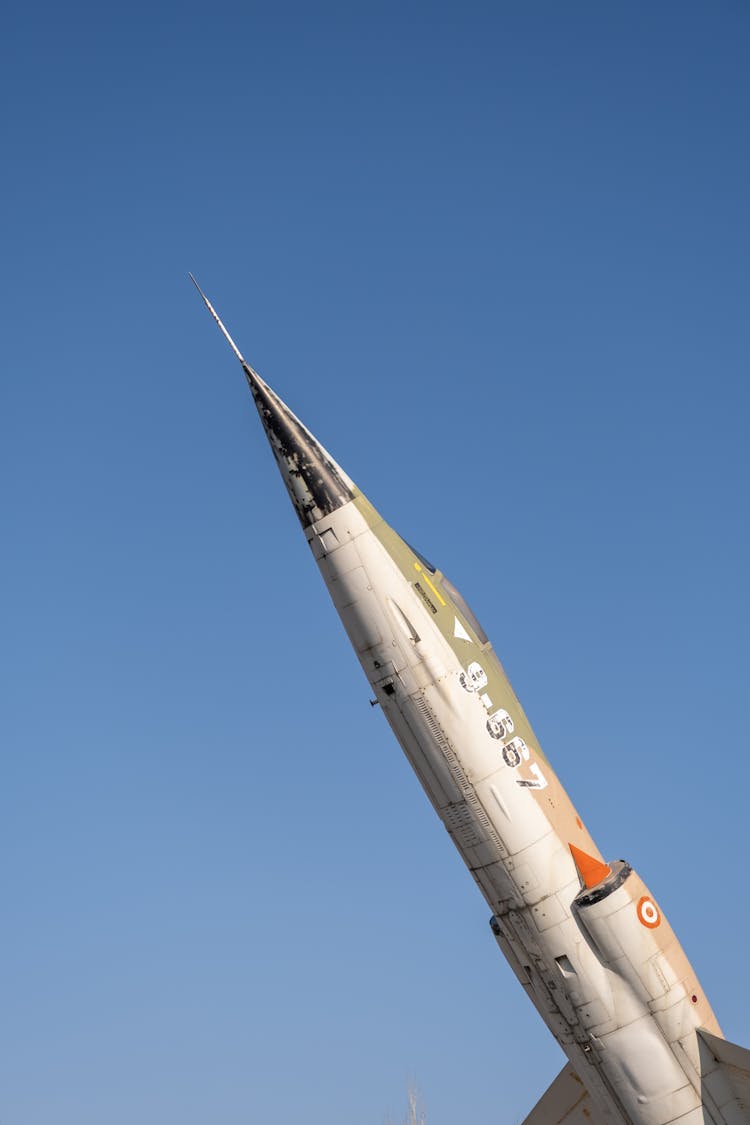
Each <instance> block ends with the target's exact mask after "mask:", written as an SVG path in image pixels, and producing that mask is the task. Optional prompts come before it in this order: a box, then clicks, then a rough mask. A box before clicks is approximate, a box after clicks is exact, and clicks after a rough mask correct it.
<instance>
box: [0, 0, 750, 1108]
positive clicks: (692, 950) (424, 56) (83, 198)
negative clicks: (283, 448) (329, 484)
mask: <svg viewBox="0 0 750 1125" xmlns="http://www.w3.org/2000/svg"><path fill="white" fill-rule="evenodd" d="M749 33H750V11H749V10H748V7H747V5H746V4H744V3H740V2H732V0H727V2H723V3H719V4H707V3H664V4H659V5H653V4H639V3H635V4H627V5H625V4H610V5H601V4H594V3H575V4H566V5H563V4H557V3H555V4H553V3H534V4H527V5H520V4H510V3H498V4H477V3H467V4H464V5H462V6H461V7H460V8H459V7H457V6H454V5H446V4H443V3H439V2H438V3H431V4H427V3H406V4H398V5H397V4H391V3H383V4H378V5H374V4H348V5H343V4H340V5H335V4H301V3H281V4H276V5H274V6H266V5H263V4H254V3H248V4H244V5H239V4H237V5H232V4H224V3H219V4H217V5H214V6H208V5H192V4H182V5H174V4H170V3H165V4H161V5H158V6H156V7H151V6H148V5H144V4H140V3H135V4H129V5H127V6H121V7H116V6H112V7H110V8H102V7H101V6H94V5H86V4H76V3H73V4H72V5H67V6H65V7H61V6H58V5H55V6H52V5H47V4H40V5H36V6H33V7H31V6H30V7H26V8H21V7H20V6H16V7H15V8H13V9H12V10H9V11H8V12H6V14H5V16H4V18H3V34H2V36H1V37H0V86H1V87H2V94H3V101H4V105H5V110H6V112H5V114H4V119H3V123H2V126H0V128H1V129H2V142H3V143H2V151H3V153H4V155H5V175H4V178H3V179H4V183H3V198H4V206H3V208H2V218H0V223H1V224H2V245H3V248H4V253H3V258H4V267H5V268H4V269H3V271H2V275H3V276H2V280H0V288H1V290H2V308H3V318H2V325H3V327H2V334H1V336H0V349H1V357H2V368H1V370H2V383H1V387H0V394H1V396H2V398H1V400H0V470H1V479H2V483H3V494H4V498H5V503H4V505H3V523H4V529H3V530H4V534H3V551H2V555H1V556H0V568H2V578H3V582H2V586H3V590H4V594H5V597H4V606H3V628H2V630H1V632H0V636H1V640H0V662H1V663H2V672H3V682H4V684H5V689H6V690H5V692H4V693H3V697H4V699H3V707H2V736H3V737H2V744H3V766H4V783H3V785H2V790H1V792H2V796H1V797H0V842H1V845H2V853H3V856H4V864H3V908H4V909H3V925H4V936H5V940H4V943H3V946H4V957H3V962H2V970H0V978H1V979H2V995H3V1017H2V1019H1V1020H0V1060H2V1062H1V1063H0V1076H1V1079H2V1080H1V1081H0V1120H1V1121H2V1122H3V1125H15V1123H21V1122H23V1123H25V1125H42V1123H45V1125H46V1123H48V1122H51V1121H54V1122H55V1123H56V1125H74V1123H75V1125H102V1122H106V1123H107V1125H126V1123H127V1125H132V1123H133V1122H138V1123H139V1125H165V1123H174V1125H177V1123H179V1125H198V1123H201V1125H204V1123H205V1122H207V1121H216V1122H221V1123H222V1125H246V1123H248V1122H263V1123H264V1125H291V1123H292V1122H294V1123H298V1122H304V1123H305V1125H318V1123H320V1125H323V1123H325V1125H338V1123H340V1125H351V1123H352V1122H363V1123H364V1122H372V1123H378V1125H383V1123H385V1122H386V1121H387V1120H389V1115H390V1120H391V1122H400V1121H401V1120H402V1118H403V1116H404V1114H405V1109H406V1091H407V1088H408V1086H409V1084H410V1083H411V1082H414V1081H415V1082H416V1083H417V1085H418V1087H419V1089H420V1090H421V1092H422V1095H423V1099H424V1104H425V1107H426V1110H427V1121H428V1125H456V1123H458V1122H464V1121H483V1122H491V1121H496V1122H498V1123H501V1125H506V1123H515V1122H520V1121H521V1120H522V1119H523V1117H524V1115H525V1114H526V1113H527V1112H528V1111H529V1109H530V1108H531V1106H532V1105H533V1104H534V1102H535V1101H536V1099H537V1098H538V1097H539V1096H540V1095H541V1093H542V1092H543V1090H544V1089H545V1088H546V1087H547V1085H548V1084H549V1082H550V1081H551V1080H552V1079H553V1077H554V1076H555V1074H556V1073H557V1071H558V1069H559V1068H560V1066H561V1065H562V1061H563V1060H562V1056H561V1055H560V1053H559V1051H558V1049H557V1047H556V1045H555V1043H554V1041H553V1040H552V1038H551V1036H550V1035H549V1033H548V1032H547V1031H546V1029H545V1028H544V1027H543V1025H542V1023H541V1021H540V1020H539V1019H538V1017H537V1015H536V1013H535V1012H534V1011H533V1010H532V1008H531V1006H530V1005H529V1004H528V1002H527V1000H526V997H525V996H524V995H523V993H522V990H521V988H520V986H519V985H518V984H517V982H516V981H515V978H514V977H513V976H512V973H511V971H510V969H509V968H508V967H507V966H506V965H505V963H504V961H503V959H502V957H501V956H500V955H499V953H498V951H497V948H496V946H495V944H494V941H493V940H492V938H491V934H490V931H489V927H488V925H487V918H488V910H487V907H486V905H485V904H484V902H483V900H482V899H481V897H480V896H479V894H478V892H477V891H476V889H475V887H474V885H473V883H472V880H471V879H470V877H469V875H468V873H467V872H466V871H465V869H464V867H463V864H462V862H461V860H460V859H459V857H458V855H457V853H456V852H455V851H454V849H453V847H452V845H451V843H450V841H449V840H448V838H447V836H446V834H445V832H444V831H443V829H442V828H441V826H440V824H439V822H438V820H437V818H436V816H435V815H434V813H433V812H432V810H431V809H430V807H429V805H428V802H427V800H426V798H425V797H424V795H423V794H422V792H421V790H420V789H419V786H418V783H417V781H416V779H415V778H414V776H413V775H412V773H411V770H410V768H409V767H408V764H407V763H406V761H405V759H404V758H403V755H402V753H401V751H400V749H399V747H398V746H397V745H396V743H395V741H394V740H393V738H392V736H391V734H390V732H389V730H388V729H387V726H386V724H385V722H384V720H383V718H382V716H381V715H380V714H379V713H378V712H377V711H376V710H373V709H371V708H370V707H369V706H368V694H369V693H368V689H367V684H366V682H365V680H364V678H363V676H362V673H361V671H360V670H359V668H358V666H357V664H356V661H355V659H354V656H353V654H352V653H351V652H350V651H349V647H348V642H347V641H346V638H345V636H344V634H343V631H342V629H341V627H340V625H339V624H338V622H337V620H336V617H335V614H334V611H333V609H332V607H331V605H330V604H329V601H328V597H327V595H326V593H325V590H324V588H323V586H322V583H321V581H320V578H319V576H318V574H317V572H316V568H315V567H314V565H313V563H312V561H311V559H310V558H309V556H308V551H307V548H306V547H305V544H304V539H303V537H302V535H301V534H300V531H299V527H298V525H297V521H296V518H295V516H294V513H293V512H292V510H291V507H290V505H289V503H288V500H287V499H286V496H285V493H284V490H283V487H282V486H281V483H280V480H279V479H278V473H277V471H276V469H275V467H274V464H273V461H272V458H271V456H270V454H269V452H268V449H267V447H266V444H265V439H264V438H263V435H262V432H261V429H260V426H259V423H258V421H257V418H256V417H255V411H254V408H253V405H252V402H251V400H250V397H249V395H248V392H247V389H246V387H245V386H244V382H243V379H242V375H241V371H240V369H239V367H238V365H237V364H236V361H235V360H234V359H233V357H232V355H231V353H230V352H229V349H228V348H227V347H226V345H225V344H224V342H223V341H222V340H221V338H220V336H219V334H218V333H217V331H216V329H215V327H214V326H213V325H212V324H211V322H210V319H209V317H208V316H207V314H206V312H205V310H204V309H203V308H202V306H201V304H200V301H199V300H198V297H197V295H196V293H195V291H194V290H193V288H192V286H191V285H190V282H189V280H188V277H187V271H188V270H193V272H194V273H195V274H196V276H197V278H198V280H199V281H200V283H201V285H202V286H203V287H204V288H205V290H206V292H207V293H208V295H209V297H210V298H211V299H212V300H213V302H214V304H215V305H216V307H217V309H218V311H219V313H220V315H221V316H222V317H223V318H224V319H225V321H226V323H227V325H228V327H229V329H230V331H231V332H232V333H233V335H234V336H235V338H236V340H237V342H238V344H239V346H240V347H241V348H242V349H243V351H244V353H245V355H246V356H247V358H248V360H249V361H250V362H252V363H253V364H254V366H256V367H257V368H258V370H259V371H260V372H261V374H262V375H263V376H264V377H265V378H266V379H267V380H268V381H269V382H270V384H271V385H272V386H273V387H274V388H275V389H276V390H277V391H278V392H279V393H280V394H281V395H282V397H283V398H285V399H286V401H288V403H289V405H290V406H291V407H292V409H293V410H294V411H295V412H296V413H298V414H299V416H300V417H301V418H302V419H303V420H304V421H305V422H306V423H307V424H308V425H309V427H310V428H311V429H312V430H313V432H314V433H315V434H316V435H317V436H318V437H319V438H320V439H321V441H322V442H323V443H324V444H325V445H326V446H327V448H329V449H330V450H331V452H332V454H333V455H334V456H335V457H336V458H337V460H339V461H340V462H341V464H342V465H343V466H344V467H345V468H346V470H347V471H348V472H349V473H350V474H351V476H352V477H353V478H354V479H355V480H356V481H357V483H358V484H359V485H360V486H361V487H362V488H363V490H364V491H365V492H366V493H367V494H368V496H369V497H370V499H371V500H372V501H373V502H374V503H375V504H376V505H377V506H378V507H380V509H381V511H382V512H383V514H384V515H385V517H386V518H387V519H388V520H389V521H390V522H391V523H393V525H394V526H395V527H396V528H397V529H398V530H399V531H400V532H402V534H404V536H405V537H406V538H408V539H409V541H410V542H413V543H414V544H415V545H416V546H418V547H419V548H420V549H421V550H423V551H424V552H425V553H426V554H427V555H428V557H431V558H433V559H434V560H435V561H436V562H437V563H438V564H439V565H440V566H441V568H442V569H444V570H445V571H446V573H447V574H448V575H449V576H450V578H451V579H452V580H453V581H454V582H455V583H456V584H457V585H458V586H459V588H460V589H461V590H462V592H463V593H464V594H465V596H466V597H467V598H468V600H469V601H470V603H471V604H472V606H473V608H474V609H475V611H476V612H477V614H478V616H479V618H480V620H481V621H482V623H483V625H484V627H485V628H486V630H487V632H488V634H489V635H490V638H491V639H492V641H493V643H494V645H495V647H496V649H497V651H498V654H499V655H500V657H501V659H502V660H503V662H504V664H505V666H506V668H507V670H508V672H509V674H510V676H511V678H512V680H513V683H514V687H515V689H516V691H517V692H518V694H519V696H520V698H521V699H522V701H523V702H524V705H525V707H526V710H527V712H528V713H529V716H530V718H531V720H532V722H533V723H534V725H535V729H536V731H537V734H538V735H539V738H540V740H541V742H542V745H543V746H544V749H545V751H546V753H547V755H548V756H549V758H550V759H551V761H552V762H553V764H554V766H555V768H556V769H557V772H558V773H559V775H560V776H561V778H562V780H563V782H564V783H565V784H566V785H567V786H568V788H569V790H570V792H571V795H572V797H573V799H574V800H575V802H576V804H577V805H578V807H579V809H580V810H581V812H582V814H583V815H584V817H585V818H586V821H587V824H588V826H589V827H590V829H591V830H592V832H593V834H594V835H595V837H596V838H597V840H598V841H599V843H600V846H601V848H602V850H603V852H604V853H605V854H606V855H607V856H608V857H610V858H617V857H620V856H622V857H625V858H627V859H628V860H629V861H630V862H632V863H633V865H634V866H635V867H637V869H638V870H639V872H640V874H641V875H642V876H643V877H644V879H645V880H646V881H647V883H648V884H649V886H650V888H651V889H652V891H653V892H654V894H655V895H656V897H657V898H658V900H659V902H660V903H661V905H662V907H663V908H664V909H665V910H666V911H667V912H668V914H669V916H670V919H671V921H672V923H673V925H674V927H675V929H676V930H677V932H678V934H679V935H680V937H681V939H682V940H683V943H684V945H685V947H686V950H687V952H688V955H689V956H690V957H691V959H692V960H693V962H694V964H695V967H696V969H697V970H698V973H699V976H700V978H701V981H702V983H703V985H704V987H705V989H706V991H707V993H708V995H709V997H710V998H711V999H712V1002H713V1004H714V1007H715V1010H716V1012H717V1015H718V1017H719V1020H720V1022H721V1023H722V1025H723V1027H724V1031H725V1033H726V1034H727V1035H728V1036H729V1037H730V1038H733V1039H735V1040H736V1041H740V1042H742V1043H744V1044H745V1045H750V1020H749V1019H748V968H747V961H746V956H747V927H748V924H749V923H750V908H749V906H748V894H747V878H746V870H745V860H746V854H747V846H748V811H747V810H748V794H747V790H748V782H749V781H750V768H749V767H748V757H747V754H746V745H747V711H748V707H747V702H748V691H747V683H746V681H747V635H748V629H749V627H750V620H749V617H750V613H749V608H748V595H747V575H748V573H749V572H750V535H749V533H748V483H749V475H750V474H749V463H750V455H749V453H748V439H747V426H748V421H747V420H748V408H749V406H750V402H749V397H750V396H749V394H748V315H747V309H748V296H749V293H748V288H749V286H748V261H750V228H749V225H748V199H750V150H749V148H748V120H750V79H749V77H748V73H749V72H748V66H747V59H748V55H749V47H750V43H749V42H748V40H749V39H750V34H749Z"/></svg>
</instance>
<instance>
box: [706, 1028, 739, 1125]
mask: <svg viewBox="0 0 750 1125" xmlns="http://www.w3.org/2000/svg"><path fill="white" fill-rule="evenodd" d="M698 1048H699V1055H700V1064H701V1088H702V1097H703V1104H704V1105H705V1106H707V1107H709V1108H712V1107H714V1106H715V1107H716V1109H717V1110H718V1111H719V1114H720V1117H719V1118H718V1120H720V1121H725V1122H727V1125H750V1051H748V1049H747V1048H746V1047H738V1046H737V1044H736V1043H730V1042H729V1040H728V1039H721V1038H720V1037H719V1036H718V1035H712V1034H711V1032H710V1031H706V1030H705V1028H700V1029H699V1031H698Z"/></svg>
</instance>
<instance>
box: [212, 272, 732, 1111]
mask: <svg viewBox="0 0 750 1125" xmlns="http://www.w3.org/2000/svg"><path fill="white" fill-rule="evenodd" d="M191 277H192V275H191ZM192 280H193V281H194V283H195V285H196V288H198V292H199V293H200V294H201V297H202V298H203V301H204V302H205V304H206V307H207V308H208V310H209V312H210V313H211V315H212V316H213V318H214V319H215V321H216V323H217V324H218V326H219V328H220V329H221V331H222V332H223V334H224V336H225V337H226V339H227V340H228V342H229V344H230V346H231V347H232V350H233V351H234V353H235V355H236V356H237V358H238V360H239V361H240V363H241V364H242V368H243V371H244V372H245V376H246V378H247V382H248V385H249V387H250V391H251V393H252V396H253V399H254V400H255V405H256V407H257V409H258V413H259V415H260V418H261V421H262V423H263V427H264V429H265V432H266V436H267V438H268V441H269V443H270V446H271V450H272V451H273V454H274V457H275V459H276V462H277V464H278V467H279V469H280V471H281V475H282V477H283V480H284V483H285V485H286V487H287V490H288V492H289V496H290V499H291V501H292V504H293V506H294V509H295V511H296V512H297V516H298V517H299V520H300V523H301V524H302V529H303V531H304V533H305V538H306V539H307V542H308V544H309V546H310V550H311V551H312V554H313V558H314V559H315V561H316V562H317V564H318V567H319V569H320V572H321V574H322V576H323V581H324V582H325V584H326V586H327V587H328V592H329V594H330V595H331V598H332V600H333V604H334V606H335V607H336V610H337V611H338V613H339V616H340V617H341V620H342V622H343V624H344V628H345V629H346V632H347V634H348V635H349V639H350V640H351V643H352V645H353V647H354V650H355V652H356V654H357V657H358V659H359V662H360V664H361V665H362V668H363V670H364V673H365V675H366V676H367V679H368V681H369V683H370V685H371V687H372V690H373V692H374V694H375V697H376V699H377V702H378V703H379V704H380V706H381V707H382V710H383V713H384V715H385V716H386V718H387V720H388V722H389V723H390V725H391V728H392V729H393V732H394V734H395V735H396V738H397V739H398V741H399V743H400V744H401V746H402V748H403V750H404V753H405V754H406V756H407V758H408V759H409V761H410V763H411V765H412V767H413V768H414V771H415V772H416V774H417V777H418V778H419V780H420V782H421V783H422V786H423V788H424V790H425V792H426V793H427V796H428V797H429V799H430V801H431V802H432V805H433V806H434V808H435V811H436V812H437V814H438V816H439V817H440V819H441V820H442V822H443V824H444V825H445V827H446V829H447V831H448V833H449V834H450V836H451V838H452V840H453V842H454V843H455V845H456V847H457V848H458V850H459V852H460V854H461V856H462V858H463V860H464V862H465V863H466V866H467V867H468V868H469V871H470V872H471V874H472V876H473V878H474V880H475V881H476V883H477V885H478V887H479V889H480V891H481V892H482V894H483V895H484V897H485V899H486V900H487V903H488V904H489V907H490V909H491V911H492V917H491V918H490V926H491V928H492V933H493V934H494V936H495V940H496V941H497V944H498V945H499V946H500V949H501V950H502V952H503V953H504V955H505V957H506V958H507V959H508V961H509V962H510V965H511V966H512V968H513V970H514V972H515V974H516V976H517V977H518V979H519V981H520V982H521V984H522V985H523V987H524V989H525V990H526V992H527V994H528V996H529V998H530V1000H531V1001H532V1003H533V1004H534V1006H535V1007H536V1009H537V1011H538V1012H539V1014H540V1015H541V1017H542V1019H543V1020H544V1022H545V1023H546V1024H547V1027H548V1028H549V1029H550V1031H551V1032H552V1034H553V1035H554V1037H555V1039H556V1040H557V1042H558V1043H559V1044H560V1046H561V1048H562V1050H563V1051H564V1053H565V1054H566V1055H567V1058H568V1062H567V1063H566V1065H565V1066H564V1067H563V1069H562V1071H561V1072H560V1074H559V1075H558V1077H557V1078H556V1079H555V1081H554V1082H553V1083H552V1085H551V1086H550V1088H549V1089H548V1090H547V1092H546V1093H545V1094H544V1096H543V1097H542V1098H541V1100H540V1101H539V1102H538V1103H537V1105H536V1106H535V1108H534V1109H533V1110H532V1111H531V1113H530V1114H529V1115H528V1117H527V1118H526V1120H525V1123H524V1125H562V1123H565V1125H610V1123H611V1125H668V1123H677V1122H679V1125H749V1123H750V1051H748V1050H746V1049H745V1048H743V1047H738V1046H736V1045H735V1044H733V1043H730V1042H728V1041H727V1040H726V1039H724V1038H723V1037H722V1034H721V1030H720V1028H719V1025H718V1023H717V1021H716V1017H715V1016H714V1013H713V1011H712V1010H711V1006H710V1004H709V1002H708V999H707V998H706V996H705V995H704V993H703V990H702V989H701V986H700V984H699V982H698V979H697V977H696V975H695V972H694V971H693V969H692V967H691V966H690V964H689V963H688V960H687V958H686V956H685V954H684V952H683V951H682V948H681V946H680V944H679V942H678V940H677V938H676V937H675V935H674V933H673V931H672V929H671V927H670V925H669V922H668V921H667V919H666V918H665V916H664V914H663V912H662V910H661V908H660V907H659V904H658V902H657V901H656V899H655V898H654V896H653V895H652V894H651V892H650V891H649V889H648V888H647V887H646V886H645V884H644V883H643V882H642V880H641V879H640V877H639V876H638V875H637V874H636V872H635V871H634V870H633V869H632V867H631V866H630V865H629V864H628V863H626V862H625V861H624V860H619V859H618V860H614V861H612V862H607V861H606V860H605V859H604V857H603V856H602V854H601V853H600V851H599V849H598V848H597V846H596V844H595V842H594V840H593V839H592V838H591V836H590V835H589V833H588V831H587V830H586V827H585V825H584V823H583V820H582V819H581V817H580V815H579V813H578V812H577V811H576V809H575V807H574V806H573V804H572V802H571V800H570V798H569V797H568V795H567V793H566V792H565V790H564V789H563V788H562V786H561V784H560V782H559V781H558V779H557V777H556V775H555V773H554V770H553V768H552V766H551V765H550V763H549V761H548V759H547V758H546V756H545V754H544V753H543V752H542V749H541V747H540V745H539V741H538V739H537V738H536V736H535V734H534V731H533V730H532V728H531V725H530V723H529V720H528V719H527V717H526V715H525V713H524V711H523V708H522V707H521V704H520V703H519V701H518V699H517V698H516V696H515V694H514V692H513V689H512V688H511V686H510V683H509V682H508V679H507V677H506V675H505V673H504V671H503V668H502V666H501V664H500V662H499V660H498V658H497V657H496V655H495V653H494V651H493V649H492V646H491V645H490V642H489V641H488V639H487V637H486V635H485V633H484V630H483V629H482V627H481V625H480V624H479V622H478V621H477V619H476V618H475V616H474V614H473V613H472V612H471V610H470V609H469V607H468V605H467V604H466V602H465V601H464V599H463V598H462V597H461V595H460V593H459V592H458V590H457V589H456V588H455V587H454V586H453V585H452V584H451V583H450V582H449V581H448V579H447V578H446V576H445V575H444V574H443V573H442V572H441V571H440V570H439V569H438V568H437V567H435V566H433V565H432V564H431V563H430V562H428V561H427V559H425V558H424V557H423V556H422V555H420V554H419V553H418V552H417V551H415V550H414V549H413V548H412V547H410V546H409V545H408V543H407V542H406V541H405V540H404V539H402V538H401V537H400V535H398V534H397V532H395V531H394V530H393V529H392V528H391V527H389V526H388V524H387V523H386V522H385V521H384V519H383V518H382V516H380V515H379V513H378V512H377V511H376V510H375V509H374V508H373V506H372V504H370V503H369V501H368V500H367V498H366V497H365V496H364V495H363V494H362V492H360V490H359V489H358V488H357V486H356V485H355V484H354V482H353V481H352V480H351V479H350V477H349V476H348V475H347V474H346V473H345V472H344V470H343V469H342V468H341V467H340V466H339V465H338V464H337V463H336V462H335V461H334V460H333V458H332V457H331V456H330V454H328V453H327V452H326V450H325V449H324V448H323V446H322V445H321V444H320V443H319V442H318V441H317V440H316V439H315V438H314V437H313V436H312V434H311V433H310V432H309V430H307V429H306V428H305V426H304V425H303V424H302V423H301V422H300V421H299V420H298V419H297V418H296V417H295V415H294V414H293V413H292V412H291V410H290V409H289V408H288V407H287V406H286V405H285V404H284V403H283V402H282V400H281V399H280V398H279V397H278V395H276V394H275V393H274V392H273V391H272V390H271V388H270V387H269V386H268V385H267V384H266V383H265V382H264V381H263V379H261V377H260V376H259V375H258V374H257V372H255V371H254V370H253V368H252V367H250V365H249V364H248V363H246V362H245V360H244V359H243V357H242V355H241V354H240V352H239V350H238V348H237V347H236V345H235V344H234V342H233V340H232V338H231V337H230V335H229V333H228V332H227V330H226V328H225V327H224V325H223V324H222V322H221V320H220V319H219V317H218V315H217V314H216V312H215V310H214V308H213V306H212V305H211V303H210V301H209V300H208V298H207V297H206V296H205V295H204V294H203V292H202V291H201V290H200V288H199V287H198V284H197V282H195V279H194V278H192Z"/></svg>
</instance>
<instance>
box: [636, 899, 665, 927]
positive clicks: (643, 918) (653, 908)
mask: <svg viewBox="0 0 750 1125" xmlns="http://www.w3.org/2000/svg"><path fill="white" fill-rule="evenodd" d="M637 909H638V921H639V922H640V923H641V924H642V925H643V926H648V928H649V930H655V929H656V927H657V926H658V925H659V923H660V922H661V914H660V913H659V908H658V906H657V905H656V903H655V902H654V900H653V899H652V898H649V897H648V895H644V896H643V898H641V899H639V900H638V907H637Z"/></svg>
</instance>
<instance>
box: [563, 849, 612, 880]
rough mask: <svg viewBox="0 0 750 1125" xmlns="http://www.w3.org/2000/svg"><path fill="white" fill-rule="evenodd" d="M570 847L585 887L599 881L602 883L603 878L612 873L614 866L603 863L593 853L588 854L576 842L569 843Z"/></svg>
mask: <svg viewBox="0 0 750 1125" xmlns="http://www.w3.org/2000/svg"><path fill="white" fill-rule="evenodd" d="M568 847H569V848H570V854H571V855H572V856H573V862H574V863H575V865H576V867H577V869H578V874H579V875H580V876H581V882H582V883H583V885H584V887H586V888H589V887H595V886H596V885H597V883H601V882H602V880H603V879H606V878H607V876H608V875H611V874H612V868H611V867H610V866H609V864H608V863H602V861H601V860H600V859H594V857H593V856H592V855H587V854H586V852H582V851H581V849H580V848H577V847H576V846H575V844H568Z"/></svg>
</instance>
